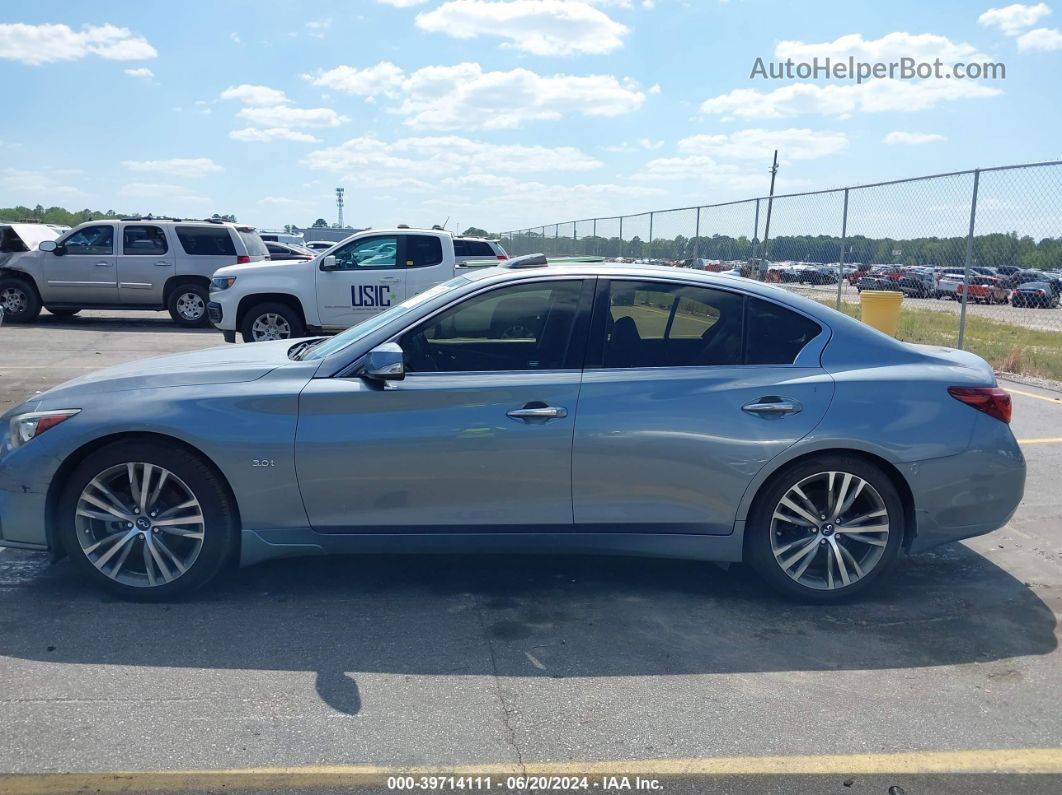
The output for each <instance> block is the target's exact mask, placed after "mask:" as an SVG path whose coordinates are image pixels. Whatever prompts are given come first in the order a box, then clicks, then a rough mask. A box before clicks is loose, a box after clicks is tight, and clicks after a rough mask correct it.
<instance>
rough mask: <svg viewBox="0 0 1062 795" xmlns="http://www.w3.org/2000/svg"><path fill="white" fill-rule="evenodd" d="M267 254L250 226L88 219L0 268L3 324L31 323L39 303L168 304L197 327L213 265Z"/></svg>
mask: <svg viewBox="0 0 1062 795" xmlns="http://www.w3.org/2000/svg"><path fill="white" fill-rule="evenodd" d="M268 259H269V252H268V251H267V250H266V247H265V243H263V242H262V239H261V238H260V237H259V236H258V233H257V232H256V231H255V230H254V228H253V227H250V226H243V225H240V224H233V223H227V222H222V221H213V220H208V221H184V220H180V219H175V218H153V217H151V216H147V217H144V218H122V219H114V220H111V219H105V220H101V221H88V222H86V223H83V224H81V225H79V226H77V227H75V228H74V229H72V230H70V231H69V232H67V233H65V234H63V235H62V236H61V237H59V238H58V239H57V240H45V241H43V242H41V243H40V244H39V245H38V247H37V250H36V251H32V252H27V253H26V254H24V255H22V256H20V257H18V258H17V259H12V260H11V261H10V262H8V263H7V264H6V265H4V266H2V267H0V304H2V305H3V307H4V310H5V318H4V319H5V320H6V321H7V322H9V323H29V322H31V321H32V320H34V319H36V317H37V315H39V314H40V311H41V307H42V306H43V307H44V308H45V309H47V310H48V311H49V312H51V313H52V314H53V315H59V316H60V317H64V316H70V315H74V314H77V312H79V311H80V310H82V309H158V310H161V309H167V310H169V313H170V316H171V317H172V318H173V319H174V321H175V322H176V323H178V324H179V325H182V326H203V325H207V323H208V320H207V311H206V305H207V297H208V294H209V289H210V279H211V277H212V276H213V275H214V271H216V270H217V269H218V268H222V267H224V266H226V265H236V264H250V263H254V262H262V261H265V260H268Z"/></svg>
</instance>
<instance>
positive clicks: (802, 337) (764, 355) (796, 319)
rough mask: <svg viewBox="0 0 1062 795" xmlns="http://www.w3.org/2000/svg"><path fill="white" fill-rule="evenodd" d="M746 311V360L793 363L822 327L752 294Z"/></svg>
mask: <svg viewBox="0 0 1062 795" xmlns="http://www.w3.org/2000/svg"><path fill="white" fill-rule="evenodd" d="M745 312H746V324H747V326H746V328H747V333H746V337H745V362H746V363H747V364H792V363H793V362H795V361H796V358H797V356H798V355H799V354H800V352H801V351H802V350H803V349H804V346H805V345H807V344H808V343H809V342H811V340H813V339H814V338H815V337H817V336H818V335H819V332H821V331H822V328H821V327H820V326H819V324H818V323H816V322H814V321H813V320H809V319H808V318H806V317H804V316H803V315H798V314H797V313H796V312H792V311H790V310H788V309H784V308H783V307H780V306H778V305H777V304H772V303H770V302H769V301H762V300H760V299H759V298H749V299H748V306H747V308H746V310H745Z"/></svg>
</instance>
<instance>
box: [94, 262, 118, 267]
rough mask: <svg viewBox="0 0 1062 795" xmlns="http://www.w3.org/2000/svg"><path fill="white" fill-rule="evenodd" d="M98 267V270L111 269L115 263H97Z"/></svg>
mask: <svg viewBox="0 0 1062 795" xmlns="http://www.w3.org/2000/svg"><path fill="white" fill-rule="evenodd" d="M96 267H97V268H111V267H114V263H113V262H97V263H96Z"/></svg>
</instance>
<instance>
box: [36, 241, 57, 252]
mask: <svg viewBox="0 0 1062 795" xmlns="http://www.w3.org/2000/svg"><path fill="white" fill-rule="evenodd" d="M37 248H39V249H40V250H41V251H56V250H57V249H58V248H59V246H58V245H56V242H55V241H54V240H42V241H41V242H40V244H39V245H38V246H37Z"/></svg>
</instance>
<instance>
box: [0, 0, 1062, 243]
mask: <svg viewBox="0 0 1062 795" xmlns="http://www.w3.org/2000/svg"><path fill="white" fill-rule="evenodd" d="M19 5H20V6H21V7H20V8H18V10H17V11H13V10H10V9H5V10H4V11H3V12H0V85H3V87H4V95H5V100H6V101H5V103H4V106H5V107H4V112H3V113H2V115H0V206H8V205H13V204H27V205H31V206H32V205H35V204H38V203H40V204H44V205H45V206H49V205H60V206H66V207H69V208H82V207H88V208H92V209H116V210H120V211H140V212H154V213H165V214H176V215H184V216H197V215H204V214H210V213H213V212H232V213H235V214H236V215H237V216H238V217H239V218H240V220H241V221H246V222H250V223H254V224H257V225H259V226H262V227H273V226H278V225H283V224H285V223H298V224H307V223H309V222H312V221H313V219H315V218H317V217H318V216H323V217H325V218H327V219H328V220H330V221H331V220H334V216H335V206H334V196H333V189H334V188H335V187H336V186H337V185H343V186H344V187H345V188H346V195H347V208H346V219H347V221H348V222H349V223H351V224H353V225H355V226H368V225H372V226H383V225H391V224H394V223H399V222H406V223H411V224H415V225H420V224H431V223H442V222H443V221H444V220H445V219H447V218H449V219H450V222H449V223H450V225H451V227H452V226H453V225H454V224H455V223H459V224H460V225H461V227H465V226H469V225H476V226H481V227H486V228H488V229H490V230H491V231H503V230H507V229H510V228H514V227H520V226H528V225H532V224H539V223H543V222H548V221H556V220H565V219H568V218H586V217H590V216H595V215H607V214H614V213H620V212H638V211H640V210H645V209H650V208H663V207H675V206H683V205H689V204H698V203H707V202H717V201H726V200H730V199H737V198H743V197H746V196H752V195H762V194H764V193H766V190H767V183H768V175H767V167H768V165H769V159H770V153H771V150H772V149H773V148H774V147H775V146H777V147H778V148H779V149H780V150H781V158H782V161H783V164H782V169H781V171H780V174H779V189H780V190H781V191H786V190H805V189H813V188H824V187H832V186H837V185H845V184H854V183H859V182H870V181H877V180H883V179H893V178H899V177H903V176H913V175H918V174H923V173H935V172H940V171H950V170H956V169H966V168H973V167H977V166H990V165H1001V164H1006V163H1019V162H1025V161H1038V160H1054V159H1058V158H1060V157H1062V151H1060V146H1059V141H1060V140H1062V139H1060V137H1059V134H1058V131H1059V129H1060V128H1062V123H1060V122H1062V110H1060V107H1059V105H1060V103H1059V102H1058V100H1059V89H1058V88H1057V80H1058V74H1059V67H1060V65H1062V34H1060V33H1059V28H1060V27H1062V6H1060V8H1059V10H1058V11H1057V12H1056V13H1052V10H1051V8H1050V5H1049V4H1043V3H1037V4H1025V5H1021V4H1018V5H1007V4H1006V3H1003V2H996V3H991V2H985V3H971V2H968V1H967V2H934V3H931V4H930V3H925V2H903V1H902V0H901V1H900V2H892V3H888V4H885V3H880V2H873V3H872V2H865V3H855V2H850V1H849V2H777V1H775V2H772V1H771V0H730V2H717V0H701V1H700V2H694V0H686V2H682V1H681V0H656V1H655V2H643V0H595V1H594V2H562V0H504V1H503V0H449V1H448V2H447V1H444V0H422V2H417V1H416V0H362V1H361V2H329V0H319V1H318V2H315V3H313V4H312V5H309V4H294V3H280V2H276V3H273V2H262V1H261V0H259V1H258V2H253V3H252V2H232V1H231V0H226V1H225V2H212V3H202V2H195V1H194V0H188V1H187V2H182V3H158V2H148V3H144V2H136V3H123V2H108V3H98V2H94V3H88V2H48V1H47V0H38V2H37V3H35V4H33V5H32V7H30V6H29V4H19ZM311 9H312V10H311ZM815 55H818V56H824V55H832V56H834V57H842V56H847V55H852V56H853V57H855V58H857V60H864V61H883V62H884V61H890V60H895V59H898V58H900V57H904V56H910V57H914V58H916V59H918V60H932V58H933V57H941V58H943V60H944V61H946V62H947V63H948V64H949V65H950V64H951V63H952V62H954V61H963V62H976V63H979V62H982V61H996V62H1002V63H1004V64H1005V65H1006V79H1005V80H962V81H959V80H933V79H930V80H914V81H895V80H881V81H871V82H868V83H865V84H863V85H862V86H860V85H856V84H855V83H854V82H853V81H844V80H833V81H830V82H826V81H822V80H817V81H816V80H800V79H793V80H778V81H765V80H752V79H750V77H749V74H750V71H751V69H752V66H753V63H754V61H755V59H756V58H757V57H762V58H763V59H765V60H766V61H774V60H782V59H783V58H784V57H785V56H792V57H793V58H794V59H795V60H801V59H810V58H811V57H813V56H815ZM887 141H889V142H887ZM1056 209H1057V208H1056Z"/></svg>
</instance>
